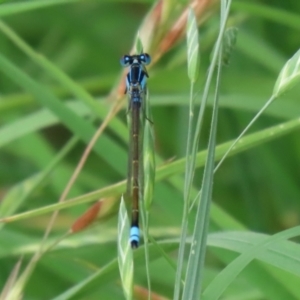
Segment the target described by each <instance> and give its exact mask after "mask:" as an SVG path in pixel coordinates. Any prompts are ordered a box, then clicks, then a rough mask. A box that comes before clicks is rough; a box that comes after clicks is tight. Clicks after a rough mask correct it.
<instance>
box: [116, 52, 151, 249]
mask: <svg viewBox="0 0 300 300" xmlns="http://www.w3.org/2000/svg"><path fill="white" fill-rule="evenodd" d="M150 61H151V58H150V56H149V55H148V54H147V53H142V54H139V55H124V56H123V57H122V59H121V65H122V66H123V67H129V72H128V74H127V76H126V90H125V93H127V95H128V98H129V104H128V114H129V124H130V137H129V140H130V149H129V159H128V169H129V170H128V174H129V175H128V179H127V193H128V195H129V196H130V197H131V198H132V213H131V229H130V238H129V240H130V243H131V247H132V248H137V247H138V245H139V238H140V233H139V201H140V199H142V197H143V177H144V176H143V175H144V174H143V160H142V157H143V154H142V152H143V120H144V118H145V117H146V116H145V112H144V110H143V108H144V100H145V98H146V94H147V86H146V83H147V77H148V74H147V71H146V68H145V65H148V64H149V63H150Z"/></svg>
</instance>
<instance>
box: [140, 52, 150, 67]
mask: <svg viewBox="0 0 300 300" xmlns="http://www.w3.org/2000/svg"><path fill="white" fill-rule="evenodd" d="M139 60H140V62H141V63H142V64H143V65H149V64H150V62H151V57H150V55H149V54H147V53H143V54H140V56H139Z"/></svg>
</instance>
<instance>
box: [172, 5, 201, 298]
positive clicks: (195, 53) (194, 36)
mask: <svg viewBox="0 0 300 300" xmlns="http://www.w3.org/2000/svg"><path fill="white" fill-rule="evenodd" d="M187 61H188V76H189V78H190V82H191V85H190V101H189V102H190V103H189V121H188V133H187V147H186V165H185V173H186V176H185V181H184V195H183V215H182V224H181V236H180V244H179V251H178V261H177V271H176V279H175V289H174V299H179V296H180V287H181V279H182V269H183V258H184V252H185V242H186V236H187V229H188V207H189V199H190V191H191V189H190V187H189V184H190V182H191V181H192V177H193V168H192V163H191V162H192V160H191V148H192V139H193V120H194V100H195V99H194V85H195V81H196V79H197V76H198V68H199V41H198V28H197V20H196V17H195V14H194V12H193V10H192V8H190V10H189V15H188V20H187Z"/></svg>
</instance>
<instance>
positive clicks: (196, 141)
mask: <svg viewBox="0 0 300 300" xmlns="http://www.w3.org/2000/svg"><path fill="white" fill-rule="evenodd" d="M230 4H231V0H229V1H228V5H227V9H226V11H225V13H224V19H223V22H222V21H221V26H220V32H219V36H218V39H217V42H216V46H215V49H214V54H213V58H212V62H211V64H210V67H209V72H208V75H207V80H206V83H205V87H204V92H203V97H202V101H201V104H200V109H199V112H198V118H197V124H196V129H195V133H194V138H193V142H192V146H191V154H189V153H188V157H190V161H189V165H190V166H189V167H187V169H186V170H187V173H186V182H185V187H184V197H186V196H189V194H190V190H191V187H192V182H193V177H194V170H195V162H196V154H197V148H198V145H199V140H200V132H201V129H202V122H203V115H204V110H205V107H206V104H207V100H208V93H209V89H210V86H211V81H212V76H213V73H214V70H215V66H216V61H217V57H218V55H217V54H218V53H219V51H220V47H221V44H222V40H223V35H224V31H225V27H226V21H227V18H228V14H229V8H230ZM191 103H192V102H191ZM184 201H185V202H186V201H187V202H188V203H187V207H185V205H186V203H185V204H184V213H183V228H182V235H181V242H180V248H179V253H178V271H177V274H176V280H175V291H174V299H176V300H177V299H179V297H180V281H181V273H182V265H183V259H184V245H182V243H183V241H184V240H183V238H184V239H185V238H186V235H187V225H188V224H187V221H186V220H185V219H187V214H188V204H189V198H188V199H185V200H184Z"/></svg>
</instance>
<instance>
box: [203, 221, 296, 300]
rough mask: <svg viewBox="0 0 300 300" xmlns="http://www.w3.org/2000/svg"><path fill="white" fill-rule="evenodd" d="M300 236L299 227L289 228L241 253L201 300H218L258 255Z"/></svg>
mask: <svg viewBox="0 0 300 300" xmlns="http://www.w3.org/2000/svg"><path fill="white" fill-rule="evenodd" d="M299 235H300V227H299V226H298V227H295V228H291V229H288V230H285V231H282V232H279V233H277V234H274V235H273V236H271V237H268V238H266V239H264V240H263V241H262V242H260V243H258V244H257V245H255V246H253V247H251V248H250V249H248V250H247V251H245V252H243V253H242V254H241V255H240V256H239V257H238V258H237V259H235V260H234V261H233V262H232V263H230V264H229V265H228V266H227V267H226V268H225V269H224V270H223V271H222V272H220V273H219V274H218V275H217V277H216V278H215V279H214V280H213V281H212V282H211V283H210V284H209V286H208V287H207V288H206V289H205V291H204V293H203V296H202V297H203V299H209V300H214V299H219V298H220V296H221V295H222V294H223V292H224V291H225V290H226V288H227V287H228V286H229V285H230V284H231V283H232V281H233V280H234V279H235V278H236V277H237V276H238V274H239V273H240V272H241V271H242V270H243V269H244V268H245V267H246V266H247V265H248V264H249V263H250V262H251V261H252V260H253V259H255V258H256V257H257V256H258V255H261V254H262V253H263V252H264V251H266V249H267V248H268V247H270V246H272V245H273V244H275V243H276V242H278V241H280V240H287V239H290V238H293V237H296V236H299Z"/></svg>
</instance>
